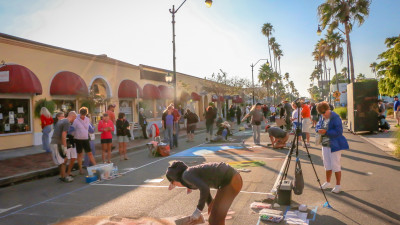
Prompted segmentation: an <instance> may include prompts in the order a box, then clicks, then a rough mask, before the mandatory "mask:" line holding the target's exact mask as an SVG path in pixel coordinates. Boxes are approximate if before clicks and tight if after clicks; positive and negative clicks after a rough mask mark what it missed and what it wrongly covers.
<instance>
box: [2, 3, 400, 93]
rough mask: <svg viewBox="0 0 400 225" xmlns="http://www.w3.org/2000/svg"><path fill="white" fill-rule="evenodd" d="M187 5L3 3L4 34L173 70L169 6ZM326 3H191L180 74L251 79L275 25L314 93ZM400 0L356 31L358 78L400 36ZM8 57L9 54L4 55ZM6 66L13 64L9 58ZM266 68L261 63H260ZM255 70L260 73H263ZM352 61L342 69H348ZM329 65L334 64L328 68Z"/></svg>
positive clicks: (297, 74) (290, 63)
mask: <svg viewBox="0 0 400 225" xmlns="http://www.w3.org/2000/svg"><path fill="white" fill-rule="evenodd" d="M182 1H183V0H146V1H143V0H118V1H105V0H85V1H82V0H35V1H32V0H13V1H9V0H0V20H1V21H2V23H1V24H0V32H2V33H7V34H11V35H15V36H18V37H22V38H27V39H31V40H34V41H39V42H43V43H47V44H51V45H56V46H60V47H64V48H69V49H73V50H78V51H83V52H88V53H93V54H107V55H108V56H110V57H113V58H116V59H119V60H122V61H126V62H129V63H132V64H135V65H138V64H146V65H151V66H155V67H161V68H165V69H172V44H171V39H172V29H171V15H170V13H169V12H168V9H169V8H171V6H172V5H173V4H175V5H176V6H177V5H179V4H180V3H181V2H182ZM322 2H323V1H322V0H246V1H243V0H241V1H239V0H214V3H213V6H212V7H211V8H206V7H205V5H204V1H203V0H187V2H186V3H185V5H184V6H183V7H182V8H181V9H180V11H179V12H178V13H177V14H176V21H177V22H176V35H177V36H176V42H177V70H178V71H180V72H183V73H188V74H192V75H194V76H198V77H205V76H209V75H211V74H212V73H213V72H218V71H219V69H222V70H224V71H227V72H228V74H229V75H230V76H240V77H246V78H249V79H251V67H250V64H251V63H254V62H256V61H257V60H258V59H261V58H267V57H268V50H267V40H266V37H264V36H263V35H262V34H261V27H262V25H263V24H264V23H266V22H269V23H271V24H272V25H273V26H274V29H275V32H274V33H273V36H275V37H276V39H277V42H278V43H279V44H280V45H281V48H282V49H283V53H284V57H283V58H282V60H281V67H282V73H285V72H289V74H290V76H291V79H293V80H294V82H295V85H296V87H297V89H298V90H299V91H300V94H301V95H303V96H308V93H307V88H308V87H309V84H310V81H309V75H310V74H311V72H312V70H313V68H314V65H315V62H313V61H312V57H311V52H312V51H313V48H314V45H315V43H316V42H317V41H318V39H319V38H321V37H322V36H321V37H320V36H317V35H316V29H317V25H318V17H317V6H318V5H319V4H321V3H322ZM399 8H400V1H396V0H379V1H378V0H374V1H372V5H371V9H370V16H369V17H368V18H367V20H366V22H365V23H364V24H363V25H362V26H361V27H354V29H353V32H352V33H351V40H352V48H353V55H354V62H355V73H356V74H358V73H363V74H366V75H367V77H372V76H373V75H372V72H371V71H370V68H369V64H370V63H371V62H373V61H376V58H377V55H378V54H379V53H381V52H383V51H384V50H385V49H386V48H385V45H384V40H385V38H387V37H391V36H397V35H399V33H400V29H399V28H400V26H399V24H400V13H398V11H396V10H398V9H399ZM0 56H1V57H2V58H3V57H4V58H6V56H4V53H3V54H1V55H0ZM5 60H6V61H7V59H5ZM260 64H261V63H260ZM258 66H259V65H257V67H256V68H255V76H257V74H258ZM343 66H345V64H343V65H340V64H339V68H342V67H343ZM329 67H331V68H332V70H331V73H332V71H333V65H332V64H331V63H329Z"/></svg>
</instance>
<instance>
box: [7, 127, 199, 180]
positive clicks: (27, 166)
mask: <svg viewBox="0 0 400 225" xmlns="http://www.w3.org/2000/svg"><path fill="white" fill-rule="evenodd" d="M204 129H205V122H203V121H202V122H199V123H198V125H197V132H196V133H199V132H203V131H204ZM161 135H162V134H161ZM179 137H180V139H181V141H182V139H183V138H184V137H186V128H181V129H180V132H179ZM150 140H151V139H135V140H133V141H130V142H129V143H128V145H127V151H128V152H130V151H134V150H138V149H143V148H147V147H146V144H147V143H149V141H150ZM96 141H97V136H96ZM113 146H115V147H116V148H115V149H114V150H112V153H111V154H112V156H117V155H119V152H118V142H117V140H116V138H115V139H114V140H113ZM95 148H96V156H95V157H96V161H97V162H100V161H101V152H102V150H101V144H100V143H96V144H95ZM0 171H1V173H0V187H2V186H7V185H10V184H13V183H17V182H22V181H26V180H31V179H36V178H40V177H44V176H53V175H56V174H58V172H59V171H58V168H57V166H55V165H54V162H53V160H52V158H51V153H46V152H44V150H42V146H31V147H24V148H19V149H10V150H3V151H0Z"/></svg>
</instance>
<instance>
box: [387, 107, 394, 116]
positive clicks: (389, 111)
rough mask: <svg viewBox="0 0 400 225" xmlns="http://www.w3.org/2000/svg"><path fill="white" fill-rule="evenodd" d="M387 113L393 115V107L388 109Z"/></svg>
mask: <svg viewBox="0 0 400 225" xmlns="http://www.w3.org/2000/svg"><path fill="white" fill-rule="evenodd" d="M387 115H388V116H393V108H390V109H388V110H387Z"/></svg>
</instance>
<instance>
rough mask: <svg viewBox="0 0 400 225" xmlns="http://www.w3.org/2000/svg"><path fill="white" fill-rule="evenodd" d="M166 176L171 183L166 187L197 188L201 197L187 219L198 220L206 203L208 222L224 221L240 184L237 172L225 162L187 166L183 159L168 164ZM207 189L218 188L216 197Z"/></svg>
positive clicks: (212, 223) (217, 224) (239, 188)
mask: <svg viewBox="0 0 400 225" xmlns="http://www.w3.org/2000/svg"><path fill="white" fill-rule="evenodd" d="M166 177H167V179H168V181H169V182H170V185H169V188H168V189H169V190H172V189H173V188H175V187H176V186H178V187H186V188H188V193H190V192H191V190H197V189H198V190H199V191H200V199H199V201H198V204H197V207H196V209H195V210H194V212H193V214H192V215H191V216H190V221H197V220H198V219H199V218H201V217H202V214H201V212H202V211H203V209H204V207H205V204H206V203H207V205H208V214H209V215H210V216H209V219H208V222H209V224H211V225H223V224H225V217H226V215H227V213H228V210H229V208H230V206H231V205H232V202H233V200H234V199H235V197H236V196H237V195H238V194H239V192H240V190H241V189H242V186H243V180H242V177H241V176H240V174H239V173H238V172H237V171H236V170H235V169H234V168H232V167H231V166H229V165H228V164H226V163H224V162H220V163H216V162H214V163H203V164H200V165H197V166H191V167H188V166H187V165H186V164H185V163H184V162H182V161H174V162H173V163H172V164H171V166H169V167H168V169H167V172H166ZM210 188H215V189H217V194H216V195H215V198H214V199H213V197H212V196H211V192H210Z"/></svg>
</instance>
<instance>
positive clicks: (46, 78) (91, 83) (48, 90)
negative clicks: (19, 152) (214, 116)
mask: <svg viewBox="0 0 400 225" xmlns="http://www.w3.org/2000/svg"><path fill="white" fill-rule="evenodd" d="M0 61H1V63H0V150H4V149H12V148H19V147H26V146H32V145H40V144H41V135H42V132H41V131H42V128H41V122H40V119H39V118H36V117H35V116H34V112H33V111H34V107H35V102H36V101H38V100H41V99H47V100H53V101H54V102H55V103H56V111H64V112H68V111H72V110H75V111H77V110H78V109H79V108H80V107H81V106H85V105H87V104H88V102H89V101H91V100H95V102H96V104H95V105H94V107H93V108H92V109H91V112H90V114H91V116H92V122H93V123H95V124H96V123H97V121H98V120H99V118H100V116H101V115H102V113H104V112H105V111H106V109H107V106H108V105H110V104H115V105H116V113H118V112H124V113H125V114H126V115H127V119H128V120H129V121H130V122H132V123H136V122H138V114H137V112H138V107H140V108H144V109H145V114H146V116H147V118H148V121H149V122H150V123H151V122H153V123H160V120H161V112H162V111H163V110H164V108H165V106H167V105H168V104H169V103H170V102H172V99H173V90H174V89H173V88H172V87H171V85H169V84H168V83H166V82H165V75H166V74H167V73H171V71H168V70H164V69H160V68H156V67H151V66H145V65H139V66H137V65H133V64H129V63H126V62H122V61H119V60H116V59H112V58H109V57H107V56H106V55H92V54H87V53H83V52H78V51H73V50H68V49H64V48H60V47H55V46H51V45H46V44H43V43H38V42H34V41H30V40H26V39H22V38H18V37H14V36H10V35H7V34H2V33H0ZM203 82H204V80H203V79H200V78H197V77H194V76H190V75H187V74H182V73H177V83H178V85H177V86H178V88H177V99H178V102H179V104H180V105H182V107H185V108H190V109H192V110H194V111H195V112H196V113H197V115H199V116H200V118H201V119H203V112H204V108H205V106H207V105H208V103H209V102H210V101H211V99H212V98H211V97H212V96H211V95H210V94H207V93H204V92H202V84H203Z"/></svg>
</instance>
